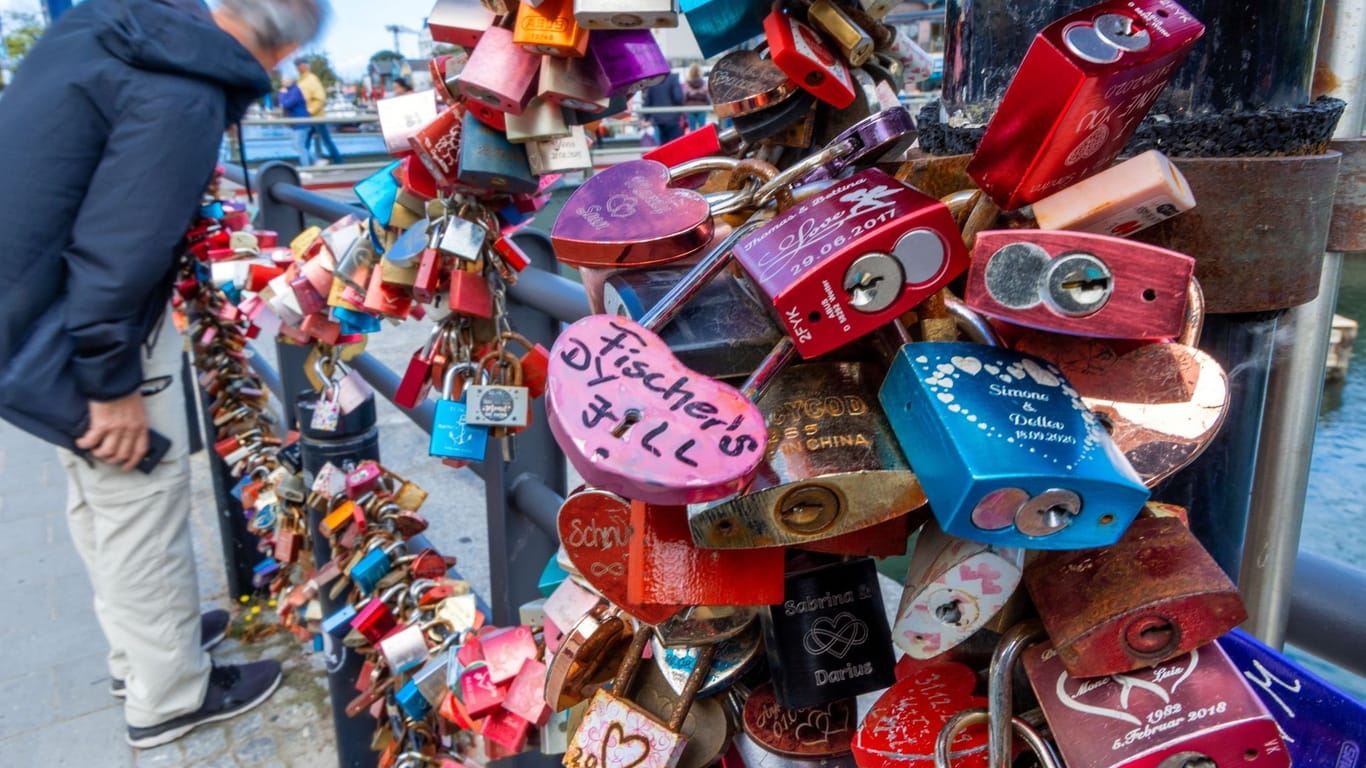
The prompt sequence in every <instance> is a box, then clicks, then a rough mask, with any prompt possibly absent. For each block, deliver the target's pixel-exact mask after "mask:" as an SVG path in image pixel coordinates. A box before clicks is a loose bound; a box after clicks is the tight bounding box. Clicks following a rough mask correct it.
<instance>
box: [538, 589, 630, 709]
mask: <svg viewBox="0 0 1366 768" xmlns="http://www.w3.org/2000/svg"><path fill="white" fill-rule="evenodd" d="M634 631H635V630H634V628H633V627H632V625H631V623H630V622H629V621H627V620H626V619H625V618H624V617H623V616H622V615H621V614H620V612H619V611H616V610H614V609H612V608H611V607H610V606H608V605H606V604H604V605H601V606H598V607H597V608H595V609H593V611H592V612H590V613H589V614H588V615H587V616H585V617H583V619H582V620H580V621H579V623H578V624H576V625H574V626H573V627H572V628H569V629H568V630H567V631H566V632H565V636H564V639H563V642H561V643H560V646H559V648H557V649H556V651H555V655H554V658H552V659H551V661H550V672H549V673H548V674H547V675H546V683H545V699H546V702H548V703H550V704H551V706H553V707H554V708H555V709H556V710H557V711H563V710H566V709H569V708H570V707H573V706H575V705H577V704H580V703H582V702H584V701H586V700H587V699H589V698H591V697H592V696H593V693H594V691H596V690H597V689H598V688H599V687H600V686H601V685H602V684H603V683H605V682H607V681H609V680H611V678H612V673H613V671H614V668H613V664H619V663H620V662H621V661H622V652H623V651H624V650H625V649H626V647H627V646H629V645H630V644H631V640H632V637H633V632H634Z"/></svg>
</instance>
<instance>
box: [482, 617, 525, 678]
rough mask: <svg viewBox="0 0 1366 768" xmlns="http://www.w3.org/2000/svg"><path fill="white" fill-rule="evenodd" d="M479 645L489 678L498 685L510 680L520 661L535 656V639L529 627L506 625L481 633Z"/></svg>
mask: <svg viewBox="0 0 1366 768" xmlns="http://www.w3.org/2000/svg"><path fill="white" fill-rule="evenodd" d="M479 645H480V648H481V650H482V651H483V653H484V661H485V663H487V664H488V665H489V679H490V680H492V681H493V682H494V683H497V684H499V685H501V684H503V683H506V682H510V681H511V680H512V679H513V678H514V677H516V676H517V673H518V672H519V671H520V670H521V669H522V663H523V662H524V661H526V660H527V659H534V658H536V656H537V653H538V651H537V649H536V641H535V639H534V638H532V636H531V629H530V628H529V627H520V626H519V627H507V628H503V629H499V630H495V631H492V632H490V633H488V634H481V636H480V638H479Z"/></svg>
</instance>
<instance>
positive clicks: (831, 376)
mask: <svg viewBox="0 0 1366 768" xmlns="http://www.w3.org/2000/svg"><path fill="white" fill-rule="evenodd" d="M881 378H882V372H881V371H880V370H878V369H877V368H876V367H875V366H873V365H871V364H868V363H858V362H849V363H833V362H832V363H807V364H804V365H795V366H788V367H787V368H785V369H784V370H783V371H782V372H781V373H779V374H778V375H777V377H776V378H775V379H774V381H773V384H772V385H770V387H769V389H768V392H767V393H765V395H764V397H763V398H762V399H761V400H760V401H759V406H760V410H761V411H763V412H764V418H765V423H766V425H767V426H768V444H767V448H766V452H765V458H764V463H763V464H761V465H760V467H759V471H758V473H757V474H756V475H755V478H754V480H753V482H751V483H750V484H749V485H748V486H746V487H745V489H744V490H743V491H741V492H740V493H739V494H737V495H736V496H735V497H733V498H730V499H725V500H723V501H718V502H711V503H706V504H695V505H692V506H691V507H689V509H688V524H689V527H690V529H691V531H692V538H693V541H695V542H697V544H698V546H701V547H708V548H723V549H734V548H741V549H748V548H753V547H775V546H780V545H800V544H805V543H807V542H811V541H818V540H822V539H829V538H833V537H835V536H840V535H843V534H847V533H851V532H853V531H857V530H861V529H864V528H867V527H870V526H874V525H877V524H879V523H883V522H886V521H888V520H891V519H892V518H895V517H900V516H903V515H906V514H908V513H910V512H912V511H913V510H917V509H920V508H921V507H923V506H924V504H925V494H924V493H923V492H922V491H921V489H920V483H919V481H918V480H917V479H916V476H915V473H914V472H912V471H911V468H910V465H908V464H907V463H906V460H905V458H903V457H902V455H901V450H900V448H899V446H898V445H897V441H896V436H895V435H894V434H893V433H892V429H891V426H890V425H889V424H888V423H887V419H886V417H885V416H884V415H883V413H882V410H881V409H880V408H878V406H877V384H878V382H879V381H880V380H881Z"/></svg>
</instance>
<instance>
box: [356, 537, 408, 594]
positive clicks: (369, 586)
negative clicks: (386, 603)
mask: <svg viewBox="0 0 1366 768" xmlns="http://www.w3.org/2000/svg"><path fill="white" fill-rule="evenodd" d="M401 549H403V542H402V541H395V542H391V543H389V544H385V545H383V546H375V545H372V546H371V547H370V548H369V549H368V550H366V552H365V555H364V556H363V557H361V559H360V560H359V561H357V562H356V564H355V565H354V566H352V568H351V570H350V571H348V572H347V574H346V575H347V576H348V577H350V579H351V583H353V584H355V585H356V586H357V587H358V588H359V589H360V592H361V594H362V595H368V594H370V593H371V592H374V591H375V586H376V585H377V584H379V580H380V579H381V578H383V577H384V575H385V574H386V573H388V572H389V571H390V570H392V569H393V559H394V553H395V552H397V551H399V550H401Z"/></svg>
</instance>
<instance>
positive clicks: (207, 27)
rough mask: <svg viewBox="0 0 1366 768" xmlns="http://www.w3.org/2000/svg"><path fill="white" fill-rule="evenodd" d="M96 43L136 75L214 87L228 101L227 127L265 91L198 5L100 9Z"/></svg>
mask: <svg viewBox="0 0 1366 768" xmlns="http://www.w3.org/2000/svg"><path fill="white" fill-rule="evenodd" d="M100 15H101V16H102V17H103V18H101V19H100V21H99V22H97V23H100V24H101V29H100V30H99V31H98V32H96V35H95V37H96V39H97V40H98V41H99V43H100V45H102V46H104V48H105V50H107V51H109V52H110V53H111V54H113V55H114V56H116V57H117V58H119V59H120V60H122V61H124V62H127V63H128V64H129V65H131V66H134V67H137V68H138V69H144V70H149V71H153V72H169V73H174V74H180V75H186V76H190V77H196V78H199V79H201V80H207V81H209V82H213V83H217V84H218V85H219V86H221V87H222V88H223V90H224V91H225V92H226V93H227V95H228V103H229V106H230V109H229V122H236V121H237V120H238V119H239V118H240V117H241V114H242V112H244V111H245V110H246V108H247V105H248V104H250V103H251V101H252V100H254V99H256V98H258V97H260V96H261V95H262V94H264V93H266V92H268V91H269V90H270V75H269V74H268V73H267V72H266V70H265V69H264V68H263V67H262V66H261V64H260V62H258V61H256V59H255V58H254V57H253V56H252V55H251V54H250V53H249V52H248V51H247V49H246V48H244V47H242V44H241V43H239V42H237V40H236V39H234V38H233V37H232V36H231V35H229V34H228V33H226V32H224V31H223V30H221V29H219V28H218V25H217V24H215V23H214V21H213V17H212V16H211V15H210V14H209V10H208V8H206V7H205V6H204V4H203V3H202V2H200V0H115V2H111V3H108V4H106V5H104V6H103V8H101V11H100Z"/></svg>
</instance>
